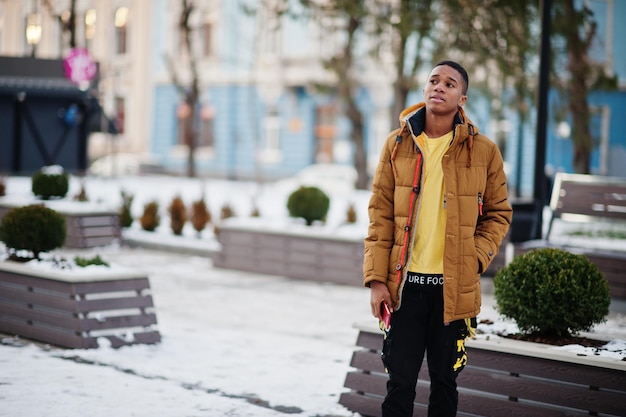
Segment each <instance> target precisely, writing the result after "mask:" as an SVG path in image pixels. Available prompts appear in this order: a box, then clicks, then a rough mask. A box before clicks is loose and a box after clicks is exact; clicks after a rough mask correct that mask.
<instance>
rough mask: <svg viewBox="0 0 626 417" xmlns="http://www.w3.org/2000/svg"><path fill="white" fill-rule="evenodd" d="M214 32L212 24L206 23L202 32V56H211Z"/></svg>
mask: <svg viewBox="0 0 626 417" xmlns="http://www.w3.org/2000/svg"><path fill="white" fill-rule="evenodd" d="M212 31H213V25H212V24H211V22H206V21H205V22H204V23H203V24H202V28H201V30H200V33H201V36H202V39H201V40H200V44H201V46H202V56H203V57H205V58H206V57H209V56H211V52H212V51H211V35H212Z"/></svg>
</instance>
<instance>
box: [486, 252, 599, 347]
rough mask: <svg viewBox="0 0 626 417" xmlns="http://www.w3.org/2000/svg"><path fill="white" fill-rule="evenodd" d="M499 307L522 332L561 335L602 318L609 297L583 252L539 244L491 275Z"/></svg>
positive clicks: (570, 333) (578, 329)
mask: <svg viewBox="0 0 626 417" xmlns="http://www.w3.org/2000/svg"><path fill="white" fill-rule="evenodd" d="M494 287H495V293H494V295H495V299H496V302H497V309H498V311H499V312H500V313H501V314H502V315H503V316H505V317H508V318H511V319H514V320H515V321H516V322H517V325H518V327H519V328H520V330H521V331H522V332H524V333H535V334H539V335H543V336H548V337H562V336H570V335H573V334H576V333H577V332H579V331H586V330H589V329H591V327H592V326H593V325H594V324H598V323H602V322H604V321H605V318H606V316H607V314H608V313H609V304H610V302H611V297H610V293H609V285H608V283H607V281H606V279H605V278H604V275H603V274H602V273H601V272H600V270H599V269H598V267H597V266H596V265H595V264H593V263H591V261H589V259H587V257H586V256H584V255H576V254H573V253H570V252H567V251H564V250H561V249H555V248H544V249H536V250H533V251H531V252H528V253H525V254H523V255H521V256H518V257H517V258H515V259H514V260H513V262H511V263H510V264H509V265H507V266H506V267H504V268H502V269H500V270H499V271H498V273H497V274H496V276H495V277H494Z"/></svg>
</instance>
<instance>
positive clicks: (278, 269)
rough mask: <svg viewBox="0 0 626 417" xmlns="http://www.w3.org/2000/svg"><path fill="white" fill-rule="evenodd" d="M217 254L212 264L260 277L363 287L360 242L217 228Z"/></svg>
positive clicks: (325, 235)
mask: <svg viewBox="0 0 626 417" xmlns="http://www.w3.org/2000/svg"><path fill="white" fill-rule="evenodd" d="M217 237H218V240H219V243H220V244H221V251H220V252H218V253H217V254H215V257H214V259H213V264H214V265H215V266H216V267H219V268H229V269H239V270H242V271H251V272H257V273H261V274H272V275H281V276H284V277H289V278H296V279H305V280H313V281H324V282H334V283H338V284H348V285H356V286H362V285H363V239H351V238H342V237H332V236H328V233H323V234H322V233H318V234H316V231H315V229H314V228H311V229H310V232H309V231H307V230H306V229H302V228H300V229H299V230H298V231H294V230H291V231H286V230H277V231H271V230H255V229H254V228H249V227H246V226H245V225H242V226H237V225H221V226H220V227H219V230H218V233H217Z"/></svg>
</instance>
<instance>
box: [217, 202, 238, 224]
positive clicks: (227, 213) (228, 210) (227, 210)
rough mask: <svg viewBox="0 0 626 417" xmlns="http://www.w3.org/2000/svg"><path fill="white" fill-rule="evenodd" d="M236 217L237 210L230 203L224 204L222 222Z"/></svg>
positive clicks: (221, 214) (221, 215)
mask: <svg viewBox="0 0 626 417" xmlns="http://www.w3.org/2000/svg"><path fill="white" fill-rule="evenodd" d="M231 217H235V210H233V208H232V207H231V206H230V204H228V203H224V205H223V206H222V210H221V212H220V220H226V219H229V218H231Z"/></svg>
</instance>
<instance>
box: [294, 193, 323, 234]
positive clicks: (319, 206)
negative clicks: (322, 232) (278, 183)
mask: <svg viewBox="0 0 626 417" xmlns="http://www.w3.org/2000/svg"><path fill="white" fill-rule="evenodd" d="M329 206H330V199H329V198H328V196H327V195H326V194H325V193H324V192H323V191H322V190H320V189H319V188H317V187H300V188H299V189H297V190H296V191H294V192H293V193H291V195H290V196H289V199H288V200H287V210H289V215H290V216H291V217H302V218H303V219H304V220H305V221H306V224H307V225H309V226H310V225H311V224H313V222H314V221H315V220H324V219H325V218H326V214H327V213H328V208H329Z"/></svg>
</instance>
